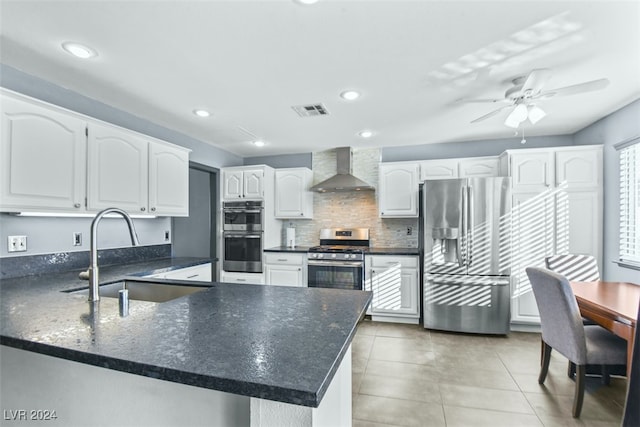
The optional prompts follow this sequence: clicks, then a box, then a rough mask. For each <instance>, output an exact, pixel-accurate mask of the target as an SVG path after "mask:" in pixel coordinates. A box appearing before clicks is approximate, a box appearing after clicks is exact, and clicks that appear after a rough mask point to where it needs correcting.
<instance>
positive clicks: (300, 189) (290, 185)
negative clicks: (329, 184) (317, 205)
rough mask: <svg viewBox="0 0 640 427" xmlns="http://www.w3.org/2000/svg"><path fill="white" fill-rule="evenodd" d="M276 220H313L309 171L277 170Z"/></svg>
mask: <svg viewBox="0 0 640 427" xmlns="http://www.w3.org/2000/svg"><path fill="white" fill-rule="evenodd" d="M275 176H276V211H275V215H276V218H312V217H313V193H311V192H310V191H309V183H310V182H311V171H310V170H309V169H290V170H287V169H284V170H283V169H277V170H276V172H275Z"/></svg>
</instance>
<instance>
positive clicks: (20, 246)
mask: <svg viewBox="0 0 640 427" xmlns="http://www.w3.org/2000/svg"><path fill="white" fill-rule="evenodd" d="M26 250H27V236H9V237H7V252H24V251H26Z"/></svg>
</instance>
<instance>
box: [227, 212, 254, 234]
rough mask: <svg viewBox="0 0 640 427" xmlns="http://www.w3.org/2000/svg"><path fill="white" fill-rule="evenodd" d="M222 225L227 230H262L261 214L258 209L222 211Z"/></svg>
mask: <svg viewBox="0 0 640 427" xmlns="http://www.w3.org/2000/svg"><path fill="white" fill-rule="evenodd" d="M224 225H225V229H227V230H234V229H236V230H260V229H262V212H261V211H260V210H258V209H256V210H255V211H254V210H251V211H248V210H240V209H229V210H225V211H224Z"/></svg>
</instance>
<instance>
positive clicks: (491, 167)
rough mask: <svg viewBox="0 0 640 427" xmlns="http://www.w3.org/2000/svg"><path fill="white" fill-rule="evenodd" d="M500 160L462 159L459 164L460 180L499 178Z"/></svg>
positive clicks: (495, 158) (492, 158) (493, 158)
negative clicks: (484, 177)
mask: <svg viewBox="0 0 640 427" xmlns="http://www.w3.org/2000/svg"><path fill="white" fill-rule="evenodd" d="M498 166H499V163H498V158H497V157H491V158H486V157H485V158H478V159H462V160H460V163H458V177H459V178H474V177H483V176H499V173H498Z"/></svg>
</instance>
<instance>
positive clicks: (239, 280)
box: [236, 279, 247, 282]
mask: <svg viewBox="0 0 640 427" xmlns="http://www.w3.org/2000/svg"><path fill="white" fill-rule="evenodd" d="M236 280H237V281H238V282H246V281H247V279H236Z"/></svg>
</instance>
